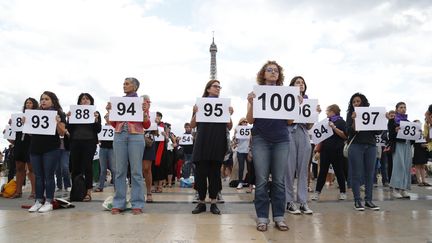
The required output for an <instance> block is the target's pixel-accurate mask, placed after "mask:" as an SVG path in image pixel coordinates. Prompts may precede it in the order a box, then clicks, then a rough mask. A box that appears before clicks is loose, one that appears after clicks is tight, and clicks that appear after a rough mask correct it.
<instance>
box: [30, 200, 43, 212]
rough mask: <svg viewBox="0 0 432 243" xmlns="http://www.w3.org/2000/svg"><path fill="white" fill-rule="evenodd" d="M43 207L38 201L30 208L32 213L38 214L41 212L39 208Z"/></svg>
mask: <svg viewBox="0 0 432 243" xmlns="http://www.w3.org/2000/svg"><path fill="white" fill-rule="evenodd" d="M41 207H42V203H40V202H39V201H36V202H35V204H33V206H31V208H29V210H28V211H29V212H30V213H34V212H37V211H38V210H39V208H41Z"/></svg>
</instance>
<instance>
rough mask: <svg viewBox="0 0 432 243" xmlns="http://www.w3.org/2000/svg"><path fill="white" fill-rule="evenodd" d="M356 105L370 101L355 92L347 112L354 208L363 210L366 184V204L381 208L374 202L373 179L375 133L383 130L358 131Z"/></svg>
mask: <svg viewBox="0 0 432 243" xmlns="http://www.w3.org/2000/svg"><path fill="white" fill-rule="evenodd" d="M354 107H369V101H368V99H367V98H366V96H364V95H363V94H361V93H355V94H353V95H352V96H351V99H350V101H349V103H348V113H347V132H348V138H349V141H351V140H352V142H351V145H350V147H349V150H348V162H349V170H351V173H352V178H351V185H352V191H353V195H354V209H355V210H357V211H363V210H364V207H363V205H362V203H361V197H360V186H361V184H362V182H364V184H365V206H366V207H367V208H369V209H372V210H379V209H380V208H379V207H378V206H376V205H375V204H374V203H373V202H372V196H373V194H372V189H373V180H374V175H375V162H376V157H377V156H376V153H377V147H376V141H375V135H378V134H380V133H381V131H359V132H357V131H356V124H355V118H356V116H357V114H356V112H355V111H354Z"/></svg>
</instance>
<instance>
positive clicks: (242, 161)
mask: <svg viewBox="0 0 432 243" xmlns="http://www.w3.org/2000/svg"><path fill="white" fill-rule="evenodd" d="M246 158H247V153H239V152H237V160H238V166H239V167H238V168H239V169H238V170H239V171H238V174H239V178H238V179H239V182H241V183H243V172H244V166H245V163H246Z"/></svg>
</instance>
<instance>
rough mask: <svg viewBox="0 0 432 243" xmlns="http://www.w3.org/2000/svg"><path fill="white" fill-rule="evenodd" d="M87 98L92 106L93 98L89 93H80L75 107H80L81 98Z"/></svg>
mask: <svg viewBox="0 0 432 243" xmlns="http://www.w3.org/2000/svg"><path fill="white" fill-rule="evenodd" d="M84 96H85V97H87V98H89V100H90V104H91V105H94V99H93V96H91V95H90V94H89V93H81V94H80V95H79V96H78V101H77V105H80V102H81V99H82V97H84Z"/></svg>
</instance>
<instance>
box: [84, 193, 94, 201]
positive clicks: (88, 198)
mask: <svg viewBox="0 0 432 243" xmlns="http://www.w3.org/2000/svg"><path fill="white" fill-rule="evenodd" d="M91 200H92V197H91V195H90V194H88V193H87V194H86V195H85V197H84V198H83V202H90V201H91Z"/></svg>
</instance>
